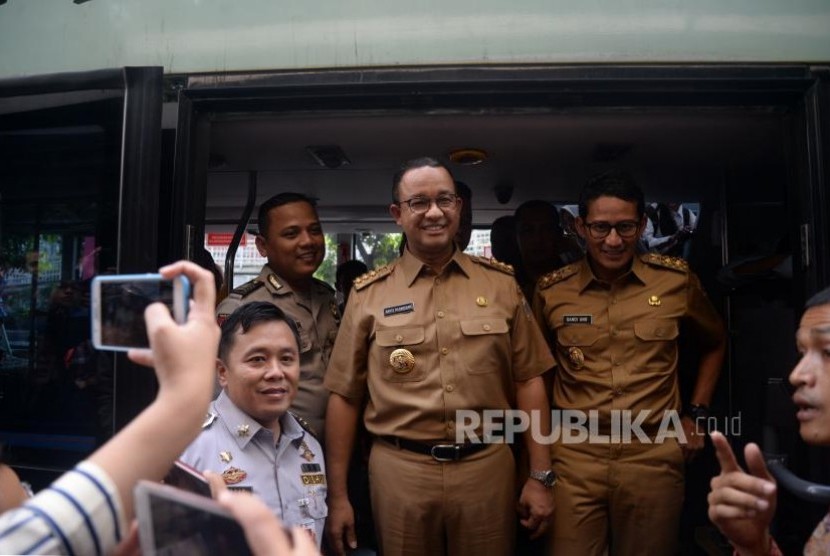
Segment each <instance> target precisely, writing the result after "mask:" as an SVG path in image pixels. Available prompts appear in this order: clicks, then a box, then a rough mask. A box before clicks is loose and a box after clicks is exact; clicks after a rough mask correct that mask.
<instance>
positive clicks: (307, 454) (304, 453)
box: [300, 440, 314, 461]
mask: <svg viewBox="0 0 830 556" xmlns="http://www.w3.org/2000/svg"><path fill="white" fill-rule="evenodd" d="M300 457H302V458H303V459H304V460H306V461H313V460H314V452H312V451H311V448H309V447H308V444H306V443H305V440H303V441H302V443H300Z"/></svg>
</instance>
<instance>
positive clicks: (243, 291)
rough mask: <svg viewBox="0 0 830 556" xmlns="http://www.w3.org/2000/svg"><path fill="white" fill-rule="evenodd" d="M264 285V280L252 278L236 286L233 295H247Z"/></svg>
mask: <svg viewBox="0 0 830 556" xmlns="http://www.w3.org/2000/svg"><path fill="white" fill-rule="evenodd" d="M264 285H265V284H264V283H263V282H260V281H259V280H251V281H250V282H245V283H244V284H242V285H241V286H239V287H238V288H234V290H233V291H232V292H231V295H235V296H239V297H247V296H249V295H251V294H252V293H254V292H255V291H257V290H258V289H259V288H261V287H262V286H264Z"/></svg>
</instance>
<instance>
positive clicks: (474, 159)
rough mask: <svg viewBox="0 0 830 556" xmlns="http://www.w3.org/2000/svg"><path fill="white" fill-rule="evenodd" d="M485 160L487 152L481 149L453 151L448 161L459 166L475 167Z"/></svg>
mask: <svg viewBox="0 0 830 556" xmlns="http://www.w3.org/2000/svg"><path fill="white" fill-rule="evenodd" d="M485 160H487V151H484V150H482V149H453V150H451V151H450V161H452V162H454V163H455V164H459V165H461V166H475V165H477V164H481V163H482V162H484V161H485Z"/></svg>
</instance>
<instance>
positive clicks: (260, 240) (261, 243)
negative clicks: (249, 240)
mask: <svg viewBox="0 0 830 556" xmlns="http://www.w3.org/2000/svg"><path fill="white" fill-rule="evenodd" d="M254 243H255V244H256V250H257V251H259V256H260V257H267V256H268V253H267V252H266V251H265V238H264V237H263V236H261V235H257V236H256V239H255V240H254Z"/></svg>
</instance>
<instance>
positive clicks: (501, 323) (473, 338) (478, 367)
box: [460, 317, 511, 375]
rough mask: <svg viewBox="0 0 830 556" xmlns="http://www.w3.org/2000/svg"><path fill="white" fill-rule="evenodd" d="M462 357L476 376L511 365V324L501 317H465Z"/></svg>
mask: <svg viewBox="0 0 830 556" xmlns="http://www.w3.org/2000/svg"><path fill="white" fill-rule="evenodd" d="M460 324H461V333H462V334H463V335H464V343H463V344H462V346H461V349H463V350H464V351H463V356H462V359H463V360H464V363H465V364H466V366H467V371H468V372H469V373H470V374H473V375H479V374H487V373H494V372H496V371H500V370H503V369H505V368H510V364H511V356H510V335H509V334H508V332H510V326H509V325H508V324H507V320H506V319H504V318H499V317H490V318H478V319H470V320H462V321H460Z"/></svg>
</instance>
